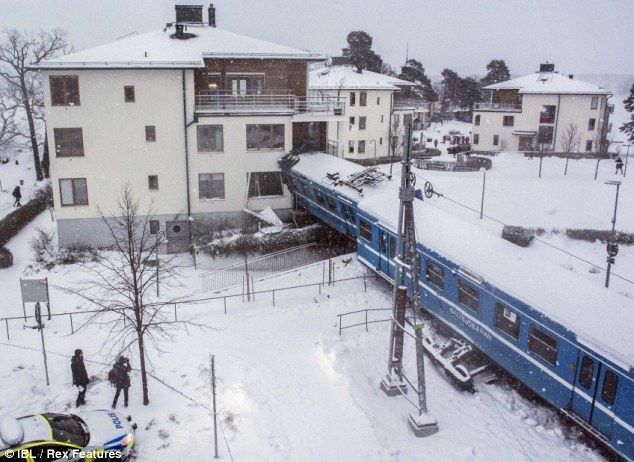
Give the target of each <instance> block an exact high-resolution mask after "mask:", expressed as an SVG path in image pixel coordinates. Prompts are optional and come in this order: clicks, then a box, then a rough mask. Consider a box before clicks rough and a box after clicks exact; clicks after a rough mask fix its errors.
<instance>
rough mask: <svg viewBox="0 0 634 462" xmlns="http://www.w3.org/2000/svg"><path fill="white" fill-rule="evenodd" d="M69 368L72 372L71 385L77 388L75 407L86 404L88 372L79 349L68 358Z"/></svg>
mask: <svg viewBox="0 0 634 462" xmlns="http://www.w3.org/2000/svg"><path fill="white" fill-rule="evenodd" d="M70 370H71V372H72V373H73V385H74V386H76V387H77V388H78V389H79V394H78V395H77V401H75V407H79V406H82V405H84V404H86V388H87V387H88V382H89V379H88V373H87V372H86V366H85V365H84V354H83V352H82V351H81V350H80V349H77V350H75V356H73V357H72V358H71V360H70Z"/></svg>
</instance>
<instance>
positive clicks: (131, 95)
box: [123, 85, 136, 103]
mask: <svg viewBox="0 0 634 462" xmlns="http://www.w3.org/2000/svg"><path fill="white" fill-rule="evenodd" d="M123 102H124V103H136V91H135V89H134V85H124V86H123Z"/></svg>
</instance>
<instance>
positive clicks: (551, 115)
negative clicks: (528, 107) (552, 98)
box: [539, 104, 557, 124]
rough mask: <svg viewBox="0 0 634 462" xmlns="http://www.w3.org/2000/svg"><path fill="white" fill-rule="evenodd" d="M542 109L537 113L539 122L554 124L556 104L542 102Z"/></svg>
mask: <svg viewBox="0 0 634 462" xmlns="http://www.w3.org/2000/svg"><path fill="white" fill-rule="evenodd" d="M542 107H543V108H544V110H543V111H540V113H539V123H540V124H554V123H555V118H556V116H557V105H555V104H543V105H542Z"/></svg>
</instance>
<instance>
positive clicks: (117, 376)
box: [110, 356, 132, 409]
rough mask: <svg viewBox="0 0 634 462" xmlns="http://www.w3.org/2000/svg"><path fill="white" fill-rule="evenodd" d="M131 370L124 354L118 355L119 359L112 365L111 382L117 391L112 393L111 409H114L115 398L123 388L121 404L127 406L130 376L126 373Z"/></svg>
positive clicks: (116, 398)
mask: <svg viewBox="0 0 634 462" xmlns="http://www.w3.org/2000/svg"><path fill="white" fill-rule="evenodd" d="M131 370H132V368H131V367H130V360H129V359H128V358H126V357H125V356H119V359H118V360H117V362H116V363H115V364H114V366H113V367H112V371H110V373H111V374H112V379H113V384H114V386H115V387H116V389H117V391H116V392H115V394H114V400H113V401H112V409H116V407H117V400H118V399H119V395H120V394H121V390H123V405H124V406H125V407H128V388H130V376H129V375H128V373H129V372H130V371H131Z"/></svg>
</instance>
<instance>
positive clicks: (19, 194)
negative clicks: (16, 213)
mask: <svg viewBox="0 0 634 462" xmlns="http://www.w3.org/2000/svg"><path fill="white" fill-rule="evenodd" d="M13 197H14V198H15V202H13V206H14V207H19V206H21V205H22V204H20V199H22V192H21V191H20V186H16V187H15V188H14V189H13Z"/></svg>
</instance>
